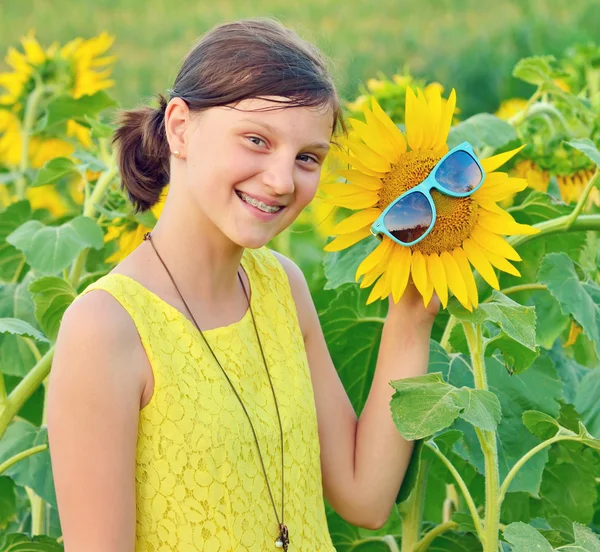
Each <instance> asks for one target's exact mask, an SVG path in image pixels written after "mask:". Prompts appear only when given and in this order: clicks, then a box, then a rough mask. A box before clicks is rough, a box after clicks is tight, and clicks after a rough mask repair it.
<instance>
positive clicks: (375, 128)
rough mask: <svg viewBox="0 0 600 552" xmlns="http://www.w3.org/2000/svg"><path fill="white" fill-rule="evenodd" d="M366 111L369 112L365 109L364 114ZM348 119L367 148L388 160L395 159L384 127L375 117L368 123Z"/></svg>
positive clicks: (392, 160)
mask: <svg viewBox="0 0 600 552" xmlns="http://www.w3.org/2000/svg"><path fill="white" fill-rule="evenodd" d="M367 112H368V113H370V112H369V110H368V109H365V116H366V113H367ZM348 121H350V124H351V125H352V128H353V129H354V130H355V131H356V133H357V134H358V135H359V136H360V138H361V140H362V141H363V142H364V143H365V144H367V146H369V148H371V149H372V150H373V151H375V152H377V153H378V154H379V155H381V156H382V157H384V158H385V159H386V160H387V161H388V162H394V161H395V157H396V153H395V151H394V148H393V147H392V145H391V143H390V139H389V137H388V136H387V132H386V130H385V128H384V127H383V126H382V125H380V124H379V122H378V121H377V119H374V123H373V124H370V125H369V124H367V123H363V122H362V121H359V120H358V119H352V118H350V119H348Z"/></svg>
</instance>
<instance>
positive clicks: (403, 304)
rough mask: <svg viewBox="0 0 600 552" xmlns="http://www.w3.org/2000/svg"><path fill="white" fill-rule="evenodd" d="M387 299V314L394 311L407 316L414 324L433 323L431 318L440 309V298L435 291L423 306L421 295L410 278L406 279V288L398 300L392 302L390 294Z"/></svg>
mask: <svg viewBox="0 0 600 552" xmlns="http://www.w3.org/2000/svg"><path fill="white" fill-rule="evenodd" d="M388 301H389V305H390V308H389V311H388V316H389V315H392V316H395V315H396V313H399V314H401V315H402V316H403V317H408V319H409V320H411V321H412V322H414V323H416V324H418V323H419V322H427V323H430V324H433V320H434V319H435V317H436V315H437V314H438V312H439V310H440V299H439V297H438V296H437V293H435V291H434V292H433V296H432V297H431V301H429V304H428V305H427V307H424V306H423V297H422V296H421V294H420V293H419V291H418V290H417V288H416V286H415V284H414V283H413V281H412V278H410V279H409V280H408V284H407V286H406V290H405V291H404V294H403V295H402V297H401V298H400V301H398V302H397V303H394V299H393V296H392V295H391V294H390V296H389V297H388Z"/></svg>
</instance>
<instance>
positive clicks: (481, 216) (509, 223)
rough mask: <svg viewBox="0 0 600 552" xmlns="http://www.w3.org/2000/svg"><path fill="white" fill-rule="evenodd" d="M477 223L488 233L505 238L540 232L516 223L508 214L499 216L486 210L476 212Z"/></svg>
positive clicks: (526, 225)
mask: <svg viewBox="0 0 600 552" xmlns="http://www.w3.org/2000/svg"><path fill="white" fill-rule="evenodd" d="M477 222H478V223H479V225H480V226H481V227H482V228H485V229H486V230H489V231H490V232H494V233H495V234H504V235H506V236H515V235H517V234H524V235H532V234H538V233H539V232H540V229H539V228H534V227H533V226H529V225H528V224H520V223H518V222H517V221H516V220H515V219H514V218H513V217H512V215H511V214H510V213H506V214H505V215H499V214H497V213H493V212H491V211H488V210H487V209H479V210H478V218H477Z"/></svg>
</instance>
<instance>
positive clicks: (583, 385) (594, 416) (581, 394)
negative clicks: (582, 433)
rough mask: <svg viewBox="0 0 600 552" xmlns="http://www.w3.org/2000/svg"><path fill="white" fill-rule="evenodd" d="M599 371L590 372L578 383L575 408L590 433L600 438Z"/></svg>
mask: <svg viewBox="0 0 600 552" xmlns="http://www.w3.org/2000/svg"><path fill="white" fill-rule="evenodd" d="M598 397H600V370H598V369H596V370H590V371H589V372H588V373H587V374H586V375H585V376H584V377H583V378H582V379H581V381H580V383H579V386H578V388H577V393H576V396H575V408H576V409H577V412H579V414H580V415H581V419H582V421H583V423H584V424H585V426H586V427H587V428H588V430H589V431H590V433H591V434H592V435H594V436H595V437H596V438H600V403H599V401H598Z"/></svg>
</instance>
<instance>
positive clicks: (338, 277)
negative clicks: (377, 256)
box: [323, 238, 379, 289]
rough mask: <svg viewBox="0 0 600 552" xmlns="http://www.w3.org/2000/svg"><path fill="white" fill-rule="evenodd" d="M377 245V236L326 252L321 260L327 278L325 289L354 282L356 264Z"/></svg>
mask: <svg viewBox="0 0 600 552" xmlns="http://www.w3.org/2000/svg"><path fill="white" fill-rule="evenodd" d="M378 245H379V240H378V239H377V238H373V239H366V240H362V241H359V242H358V243H357V244H356V245H353V246H352V247H349V248H347V249H343V250H342V251H335V252H333V253H327V254H326V255H325V259H324V261H323V266H324V267H325V277H326V278H327V283H326V284H325V289H335V288H338V287H340V286H341V285H343V284H355V283H356V279H355V275H356V269H357V268H358V265H359V264H360V263H361V262H362V261H363V259H364V258H365V257H367V256H368V255H369V254H370V253H371V252H372V251H373V250H374V249H375V248H376V247H377V246H378Z"/></svg>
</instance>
